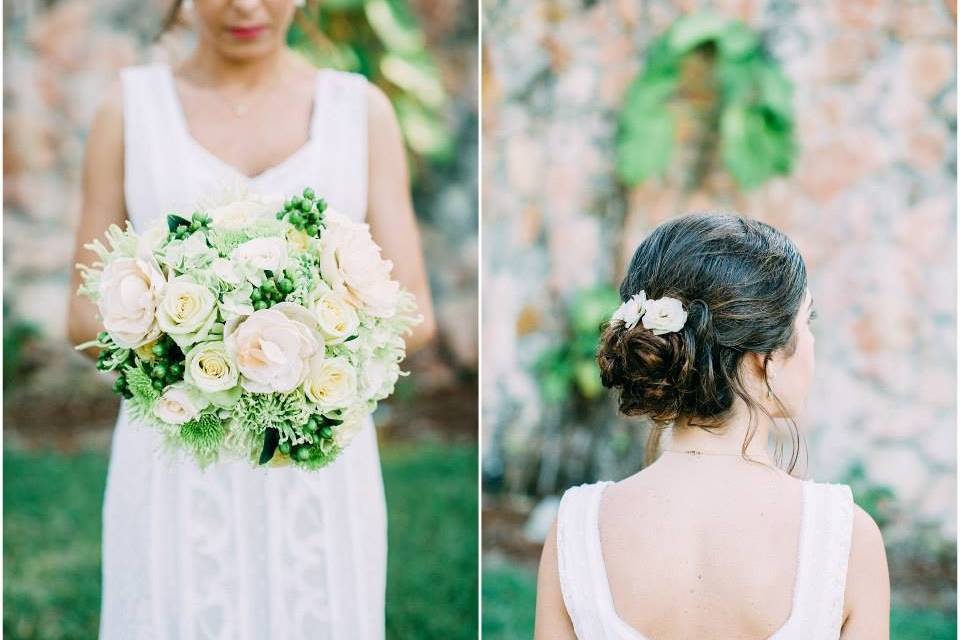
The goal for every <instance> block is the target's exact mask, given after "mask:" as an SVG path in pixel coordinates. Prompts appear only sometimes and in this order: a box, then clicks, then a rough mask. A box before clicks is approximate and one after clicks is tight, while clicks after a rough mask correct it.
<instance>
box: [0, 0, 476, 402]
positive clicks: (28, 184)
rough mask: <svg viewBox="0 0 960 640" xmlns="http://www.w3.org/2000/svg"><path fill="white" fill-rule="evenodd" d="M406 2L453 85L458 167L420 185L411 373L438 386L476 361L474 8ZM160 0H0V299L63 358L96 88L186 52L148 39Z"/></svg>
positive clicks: (181, 35) (436, 172)
mask: <svg viewBox="0 0 960 640" xmlns="http://www.w3.org/2000/svg"><path fill="white" fill-rule="evenodd" d="M410 4H411V7H412V8H413V9H414V11H415V12H416V13H417V14H418V15H419V16H420V18H421V20H422V23H423V29H424V32H425V36H426V38H427V41H428V47H429V48H430V50H431V52H432V53H433V55H434V56H435V58H436V60H437V63H438V65H439V67H440V70H441V74H442V77H443V81H444V83H445V85H446V88H447V90H448V91H449V93H450V95H451V101H450V103H451V107H450V111H449V114H448V115H449V118H448V120H449V123H450V126H451V128H452V130H453V132H454V135H455V136H456V139H457V141H458V144H459V147H458V153H457V158H456V160H455V161H454V162H453V163H452V165H450V166H447V167H435V168H431V169H428V170H427V171H426V172H425V174H424V176H423V180H422V181H421V184H420V187H419V188H418V189H417V190H416V193H415V199H416V205H417V209H418V214H420V217H421V220H422V223H423V226H422V230H423V242H424V247H425V252H426V255H427V259H426V261H427V265H428V270H429V271H430V277H431V283H432V286H433V292H434V296H435V303H436V306H437V316H438V322H439V325H440V330H441V334H442V337H441V343H440V344H441V346H440V349H439V356H436V357H430V356H429V355H427V356H426V357H423V358H421V360H420V362H426V363H427V366H426V368H427V371H428V373H426V374H425V375H424V376H419V378H418V379H419V381H423V380H427V379H430V382H428V385H443V384H446V383H448V382H450V381H451V380H453V379H454V378H453V373H454V372H457V371H460V372H463V371H466V372H470V371H476V367H477V359H478V353H477V335H478V327H477V211H478V199H477V163H476V157H477V139H476V128H477V125H476V122H477V109H478V104H477V91H476V86H477V78H476V66H477V65H476V59H477V55H478V53H477V51H476V33H477V18H476V12H473V11H469V10H464V8H465V7H466V8H469V7H470V6H472V5H470V4H469V3H467V2H439V1H437V0H416V1H414V2H411V3H410ZM168 6H169V2H167V1H163V0H153V1H152V2H150V3H144V2H133V1H131V0H97V1H94V0H62V1H59V2H53V3H51V2H38V1H35V0H14V1H13V2H9V3H6V4H5V6H4V35H5V39H4V107H5V113H4V122H3V125H4V194H3V196H4V254H5V255H4V262H5V264H4V266H5V269H4V298H5V301H6V302H8V303H9V305H10V311H11V319H18V320H23V321H27V322H30V323H33V324H35V325H38V326H39V327H40V328H41V330H42V332H43V336H44V338H45V339H46V340H47V341H48V342H49V343H51V345H52V346H53V348H58V349H60V352H61V353H62V354H64V357H66V356H68V355H69V349H68V348H67V346H66V344H65V343H64V342H63V336H64V332H65V318H64V315H65V311H66V305H67V299H68V291H67V284H68V279H69V275H70V270H71V268H72V253H73V236H74V228H75V226H76V224H77V222H78V216H79V214H80V204H81V202H80V198H81V192H80V179H81V175H80V174H81V163H82V155H83V145H84V140H85V137H86V134H87V131H88V128H89V126H90V122H91V120H92V118H93V115H94V112H95V110H96V108H97V105H98V104H99V101H100V96H101V93H102V91H103V89H104V88H105V87H106V86H107V84H108V82H109V81H110V80H111V79H112V78H113V77H115V76H116V74H117V72H118V70H119V69H120V68H121V67H123V66H126V65H130V64H136V63H139V62H144V61H148V60H151V59H173V60H176V59H179V58H180V57H182V56H183V55H185V54H186V53H187V52H189V49H190V34H189V33H188V32H185V31H179V32H177V33H176V34H171V35H170V36H169V37H167V38H165V39H164V40H163V41H162V42H161V43H159V44H154V43H153V41H152V38H153V36H154V35H155V34H156V33H157V31H158V30H159V26H160V25H161V23H162V18H163V13H164V12H165V11H166V8H167V7H168ZM438 363H439V364H438ZM434 365H436V366H434ZM84 370H85V369H84ZM78 371H79V370H78ZM430 372H432V373H435V374H436V375H433V376H432V377H431V375H430ZM444 372H445V373H444ZM78 375H79V373H78ZM445 381H446V382H445Z"/></svg>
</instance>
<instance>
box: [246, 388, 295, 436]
mask: <svg viewBox="0 0 960 640" xmlns="http://www.w3.org/2000/svg"><path fill="white" fill-rule="evenodd" d="M233 413H234V416H236V420H237V422H238V423H239V426H240V428H241V429H244V430H246V431H251V432H253V433H263V432H264V431H265V430H266V429H267V427H273V428H274V429H277V430H278V431H279V432H280V441H281V442H283V441H286V440H290V441H293V442H301V441H303V440H304V434H303V430H302V429H301V428H300V427H299V425H303V424H304V423H306V421H307V418H308V417H309V415H310V409H309V408H308V406H307V402H306V399H305V398H304V396H303V392H302V391H301V390H300V389H296V390H294V391H292V392H290V393H288V394H285V395H282V394H279V393H244V394H243V395H241V396H240V400H238V401H237V406H236V407H235V408H234V411H233ZM295 425H297V426H295Z"/></svg>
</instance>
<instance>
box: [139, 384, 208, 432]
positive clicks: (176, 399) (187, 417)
mask: <svg viewBox="0 0 960 640" xmlns="http://www.w3.org/2000/svg"><path fill="white" fill-rule="evenodd" d="M208 404H209V402H207V401H206V400H204V399H203V398H202V397H200V396H199V395H198V394H197V393H196V392H194V391H193V390H192V389H190V387H189V386H188V385H187V384H186V383H184V382H178V383H176V384H172V385H170V386H169V387H167V389H166V390H165V391H164V392H163V394H162V395H161V396H160V397H159V398H158V399H157V402H156V404H155V405H153V413H154V415H155V416H157V417H158V418H160V419H161V420H163V421H164V422H166V423H167V424H183V423H185V422H190V421H191V420H193V419H194V418H196V417H197V416H198V415H200V412H201V411H202V410H203V409H204V408H206V407H207V405H208Z"/></svg>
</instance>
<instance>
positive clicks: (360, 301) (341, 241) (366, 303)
mask: <svg viewBox="0 0 960 640" xmlns="http://www.w3.org/2000/svg"><path fill="white" fill-rule="evenodd" d="M326 216H327V218H326V220H327V227H326V229H325V230H324V232H323V235H322V236H321V238H320V241H321V242H320V245H321V247H320V274H321V275H322V276H323V279H324V280H326V281H327V284H329V285H330V286H331V287H332V288H333V289H334V290H335V291H337V292H338V293H340V294H341V295H343V296H344V298H346V299H347V300H348V301H349V302H350V303H352V304H353V305H355V306H357V307H359V308H363V309H365V310H366V311H367V312H368V313H369V314H370V315H373V316H378V317H385V318H386V317H390V316H392V315H393V314H394V313H395V312H396V306H397V297H398V296H399V294H400V284H399V283H398V282H396V281H395V280H392V279H391V278H390V272H391V271H392V270H393V263H391V262H390V261H389V260H384V259H383V258H382V257H381V256H380V247H378V246H377V244H376V243H375V242H374V241H373V238H371V237H370V231H369V228H368V227H367V225H364V224H358V223H355V222H352V221H350V220H348V219H347V218H345V217H343V216H342V215H340V214H338V213H336V212H333V211H328V212H327V214H326Z"/></svg>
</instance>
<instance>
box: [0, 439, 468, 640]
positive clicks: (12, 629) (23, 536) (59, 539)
mask: <svg viewBox="0 0 960 640" xmlns="http://www.w3.org/2000/svg"><path fill="white" fill-rule="evenodd" d="M381 456H382V460H383V473H384V483H385V486H386V491H387V505H388V509H389V518H390V521H389V536H390V539H389V544H390V554H389V558H390V560H389V566H388V576H387V582H388V585H387V637H388V638H398V639H406V638H425V639H429V638H444V639H446V638H451V639H458V638H474V637H476V619H477V567H476V558H477V531H476V523H477V491H476V478H477V465H476V449H475V447H473V446H462V445H458V446H446V445H429V446H413V445H407V446H402V447H399V446H391V447H386V448H384V449H383V450H382V451H381ZM3 462H4V469H3V479H4V484H3V500H4V527H3V528H4V532H3V533H4V537H3V555H4V565H3V578H4V581H3V599H4V609H3V632H4V637H5V638H9V639H10V640H58V639H63V640H73V639H77V640H89V639H91V638H96V636H97V624H98V616H99V610H100V509H101V498H102V496H103V489H104V482H105V480H106V471H107V457H106V454H104V453H100V452H86V453H80V454H75V455H69V456H65V455H59V454H53V453H43V454H41V453H35V452H23V451H9V450H5V451H4V454H3Z"/></svg>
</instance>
